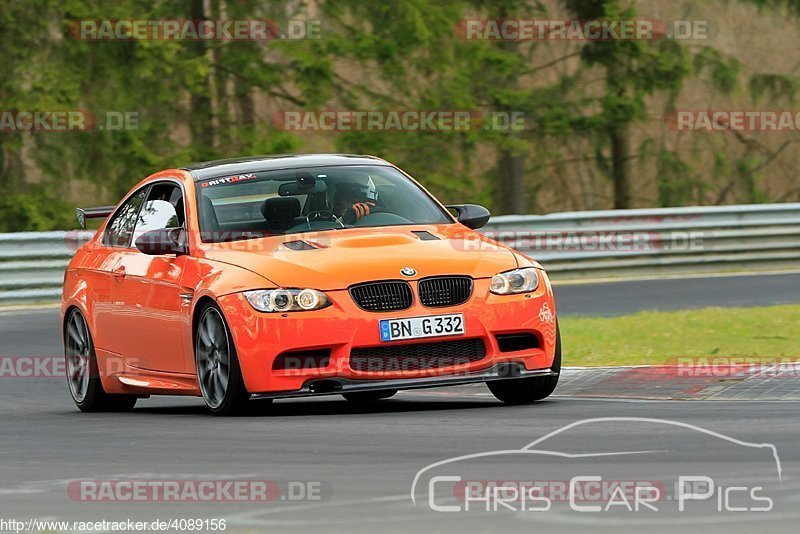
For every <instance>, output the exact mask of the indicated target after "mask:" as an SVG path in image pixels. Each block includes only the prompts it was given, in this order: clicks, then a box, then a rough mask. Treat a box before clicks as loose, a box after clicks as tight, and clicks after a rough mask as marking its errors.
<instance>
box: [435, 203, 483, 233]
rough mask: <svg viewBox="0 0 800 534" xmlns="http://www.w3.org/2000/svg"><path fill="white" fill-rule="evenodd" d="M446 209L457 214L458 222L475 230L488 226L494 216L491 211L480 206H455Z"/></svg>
mask: <svg viewBox="0 0 800 534" xmlns="http://www.w3.org/2000/svg"><path fill="white" fill-rule="evenodd" d="M445 207H446V208H447V209H449V210H452V211H455V212H456V218H457V219H458V222H460V223H461V224H463V225H464V226H466V227H467V228H471V229H473V230H477V229H478V228H482V227H483V226H486V223H487V222H489V217H491V216H492V214H491V213H489V210H487V209H486V208H484V207H483V206H479V205H478V204H453V205H451V206H445Z"/></svg>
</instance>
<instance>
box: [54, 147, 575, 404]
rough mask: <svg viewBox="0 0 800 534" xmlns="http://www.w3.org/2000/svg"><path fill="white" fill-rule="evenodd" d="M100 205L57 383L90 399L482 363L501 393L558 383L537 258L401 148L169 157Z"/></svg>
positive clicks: (554, 328)
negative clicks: (440, 194)
mask: <svg viewBox="0 0 800 534" xmlns="http://www.w3.org/2000/svg"><path fill="white" fill-rule="evenodd" d="M92 217H97V218H104V219H105V221H104V222H103V224H102V225H101V227H100V229H99V231H98V232H97V233H96V234H95V236H94V237H93V238H92V239H91V240H90V241H89V242H87V243H86V244H84V245H83V246H82V247H81V248H80V249H79V250H78V251H77V253H76V254H75V256H74V258H73V259H72V261H71V262H70V264H69V267H68V268H67V271H66V274H65V280H64V281H65V283H64V292H63V298H62V308H61V313H62V321H63V339H64V347H65V354H66V363H67V365H66V367H67V374H68V377H67V378H68V385H69V390H70V393H71V395H72V398H73V400H74V401H75V404H76V405H77V406H78V408H79V409H81V410H83V411H122V410H130V409H132V408H133V406H134V405H135V403H136V401H137V399H139V398H145V397H148V396H150V395H193V396H202V398H203V400H204V401H205V403H206V405H207V406H208V409H209V410H210V411H211V412H212V413H215V414H232V413H235V412H238V411H241V410H242V409H243V408H245V407H246V406H247V405H248V403H249V402H251V401H253V400H256V399H262V400H265V401H269V400H271V399H277V398H290V397H307V396H317V395H334V394H339V395H343V396H344V397H345V398H347V399H348V400H350V401H353V402H372V401H378V400H380V399H385V398H388V397H390V396H392V395H394V394H395V393H397V392H398V391H399V390H407V389H415V388H427V387H436V386H447V385H458V384H469V383H477V382H485V383H486V384H487V385H488V387H489V389H490V390H491V392H492V393H493V394H494V395H495V396H496V397H497V398H498V399H500V400H501V401H503V402H506V403H509V404H522V403H528V402H533V401H536V400H540V399H543V398H545V397H547V396H548V395H550V394H551V393H552V392H553V390H554V389H555V387H556V384H557V382H558V376H559V372H560V368H561V346H560V345H561V341H560V335H559V331H558V323H557V319H556V315H555V312H556V307H555V303H554V300H553V291H552V288H551V285H550V282H549V280H548V277H547V275H546V274H545V271H544V270H543V269H542V267H541V265H539V264H538V263H537V262H535V261H533V260H532V259H530V258H528V257H526V256H524V255H522V254H520V253H519V252H516V251H515V250H513V249H511V248H508V247H506V246H503V245H501V244H499V243H496V242H494V241H492V240H491V239H489V238H487V237H485V236H483V235H482V234H480V233H478V232H476V231H475V230H476V229H477V228H480V227H481V226H483V225H485V224H486V223H487V221H488V220H489V212H488V211H487V210H486V209H485V208H483V207H481V206H477V205H474V204H460V205H452V206H444V205H442V204H441V203H440V202H438V201H437V200H436V199H435V198H434V197H433V196H432V195H431V194H430V193H428V192H427V191H426V190H425V189H424V188H423V187H422V186H421V185H420V184H419V183H417V182H416V181H415V180H414V179H413V178H411V177H410V176H409V175H408V174H406V173H404V172H403V171H402V170H400V169H399V168H397V167H396V166H394V165H392V164H390V163H388V162H386V161H384V160H382V159H379V158H375V157H370V156H351V155H329V154H321V155H290V156H261V157H248V158H240V159H229V160H219V161H211V162H205V163H199V164H195V165H190V166H186V167H183V168H176V169H169V170H165V171H161V172H158V173H156V174H153V175H152V176H149V177H147V178H145V179H144V180H142V181H141V182H140V183H138V184H137V185H136V186H135V187H133V189H131V191H130V192H129V193H128V194H127V195H126V196H125V197H124V198H123V199H122V200H121V201H120V203H119V204H118V205H117V206H110V207H99V208H86V209H78V219H79V221H80V222H81V224H82V225H83V224H84V223H85V219H86V218H92Z"/></svg>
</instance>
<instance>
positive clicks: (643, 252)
mask: <svg viewBox="0 0 800 534" xmlns="http://www.w3.org/2000/svg"><path fill="white" fill-rule="evenodd" d="M481 231H482V232H483V233H485V234H487V235H489V236H490V237H493V238H494V239H497V240H499V241H501V242H503V243H505V244H508V245H510V246H512V247H515V248H517V249H518V250H520V251H521V252H523V253H525V254H527V255H529V256H531V257H533V258H535V259H537V260H538V261H540V262H541V263H542V264H543V265H544V266H545V268H547V270H548V271H549V272H550V274H551V276H552V277H553V278H554V279H556V280H558V279H567V278H585V277H607V276H612V277H630V276H641V275H660V274H664V273H669V274H676V273H685V272H702V271H728V270H743V271H746V270H753V269H783V268H791V267H798V266H800V203H794V204H755V205H740V206H720V207H688V208H665V209H633V210H609V211H585V212H572V213H553V214H550V215H507V216H501V217H493V218H492V219H491V221H490V222H489V224H488V225H487V226H486V227H485V228H484V229H482V230H481ZM91 235H92V232H91V231H80V232H78V231H72V232H21V233H14V234H0V302H10V301H18V300H54V299H56V298H58V297H59V296H60V294H61V283H62V280H63V276H64V269H65V268H66V266H67V263H68V262H69V259H70V258H71V257H72V255H73V254H74V252H75V250H76V249H77V247H78V246H79V243H81V242H82V241H85V240H86V239H88V238H90V237H91ZM467 246H471V245H467ZM475 246H480V245H479V244H478V243H476V244H475Z"/></svg>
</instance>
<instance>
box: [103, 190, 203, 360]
mask: <svg viewBox="0 0 800 534" xmlns="http://www.w3.org/2000/svg"><path fill="white" fill-rule="evenodd" d="M185 213H186V212H185V209H184V194H183V189H182V187H181V185H180V184H179V183H178V182H174V181H159V182H155V183H153V184H152V185H151V186H150V188H149V190H148V193H147V198H146V200H145V202H144V204H143V206H142V209H141V211H140V213H139V216H138V217H137V219H136V227H135V229H134V232H133V236H132V243H133V244H134V246H133V247H131V248H129V249H127V250H125V251H124V252H123V253H122V258H121V261H120V264H119V267H118V270H121V271H122V272H121V275H120V276H119V277H118V279H117V280H118V288H117V289H118V296H119V299H118V300H119V302H120V310H119V313H120V314H121V316H122V317H124V321H123V324H124V329H125V331H124V332H121V336H122V337H123V338H124V340H125V341H124V345H125V348H124V352H123V355H124V356H125V360H126V362H128V364H129V365H131V366H133V367H137V368H140V369H147V370H154V371H163V372H169V373H184V372H188V371H189V369H188V368H187V367H188V366H187V360H186V358H185V354H184V345H183V337H182V336H183V329H184V328H188V327H189V326H188V325H189V322H188V321H189V312H188V309H189V307H188V305H187V302H185V299H182V298H181V295H182V294H183V293H186V292H187V291H188V292H191V290H184V289H183V288H182V287H181V285H180V281H181V276H182V274H183V271H184V269H185V267H186V264H187V261H188V256H185V255H179V256H176V255H175V254H168V255H158V256H153V255H147V254H144V253H142V252H141V251H139V250H138V249H136V248H135V243H136V239H137V238H138V237H139V236H141V235H142V234H144V233H146V232H149V231H152V230H157V229H165V228H181V227H185V220H184V214H185Z"/></svg>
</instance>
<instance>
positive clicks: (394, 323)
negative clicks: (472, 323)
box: [380, 313, 464, 341]
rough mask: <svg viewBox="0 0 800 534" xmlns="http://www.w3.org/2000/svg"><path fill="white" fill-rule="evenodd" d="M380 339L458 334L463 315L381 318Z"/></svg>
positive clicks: (393, 339) (461, 328)
mask: <svg viewBox="0 0 800 534" xmlns="http://www.w3.org/2000/svg"><path fill="white" fill-rule="evenodd" d="M380 328H381V341H399V340H401V339H417V338H421V337H435V336H458V335H461V334H463V333H464V315H463V314H461V313H453V314H450V315H429V316H427V317H408V318H406V319H383V320H381V323H380Z"/></svg>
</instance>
